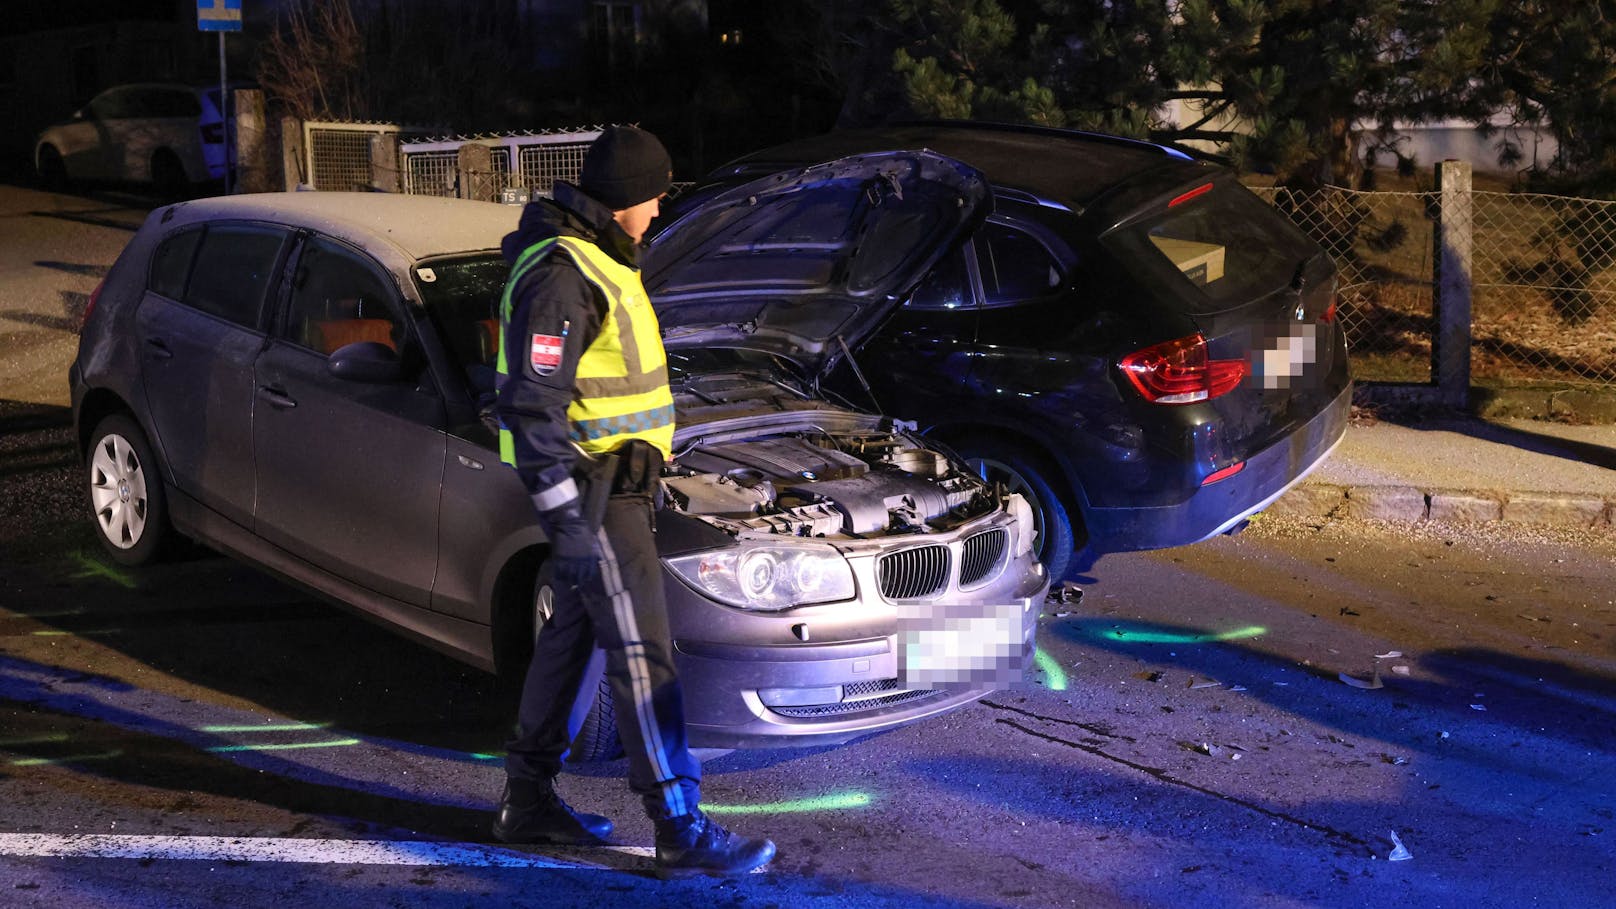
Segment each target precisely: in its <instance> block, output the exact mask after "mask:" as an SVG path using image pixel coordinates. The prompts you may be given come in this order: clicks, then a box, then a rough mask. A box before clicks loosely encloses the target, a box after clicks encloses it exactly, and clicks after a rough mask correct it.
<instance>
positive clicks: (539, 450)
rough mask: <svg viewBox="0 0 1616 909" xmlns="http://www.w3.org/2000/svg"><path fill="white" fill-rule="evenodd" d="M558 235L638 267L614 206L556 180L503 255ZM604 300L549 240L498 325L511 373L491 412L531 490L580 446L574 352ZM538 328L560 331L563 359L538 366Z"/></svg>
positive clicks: (511, 257) (590, 339)
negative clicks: (551, 194) (574, 413)
mask: <svg viewBox="0 0 1616 909" xmlns="http://www.w3.org/2000/svg"><path fill="white" fill-rule="evenodd" d="M556 236H568V237H578V238H580V239H583V240H587V241H589V242H591V243H593V244H595V245H596V246H598V247H600V249H601V250H603V251H604V252H606V253H607V254H608V255H610V256H611V257H612V258H614V259H617V260H618V261H620V262H622V263H623V264H624V265H627V266H629V267H630V268H638V267H639V248H638V246H636V245H635V243H634V241H633V240H631V239H630V238H629V236H628V234H625V233H623V229H622V228H621V227H618V226H617V222H616V221H615V220H613V218H612V212H611V210H610V209H608V208H606V207H605V206H604V205H601V204H600V203H599V202H596V201H595V200H594V199H591V198H590V197H588V196H586V195H584V194H583V193H582V192H580V191H579V190H578V188H577V187H575V186H571V185H569V184H566V183H557V184H556V185H555V199H554V201H551V200H548V199H540V200H539V201H536V202H531V203H529V204H528V205H527V206H526V207H525V208H523V209H522V220H521V222H520V223H519V225H518V227H517V229H516V230H515V231H514V232H512V233H510V234H507V235H506V236H505V241H504V243H503V245H502V251H503V252H504V255H505V261H507V262H509V263H511V264H512V265H513V266H514V265H515V264H516V261H517V259H518V258H520V257H521V255H522V253H523V252H524V251H526V250H527V249H528V248H529V247H531V246H532V245H533V244H535V243H538V242H540V241H542V240H547V239H549V238H551V237H556ZM606 307H607V301H606V298H605V296H604V295H603V294H601V292H600V291H599V290H598V289H597V288H596V287H595V286H594V285H593V284H590V283H589V282H588V281H587V280H585V279H584V276H583V274H582V273H580V272H579V271H578V268H577V266H576V265H574V264H573V261H572V258H571V257H570V256H569V255H567V254H566V253H565V252H561V251H556V250H555V249H554V248H552V251H551V252H550V253H549V254H547V255H546V256H545V257H544V260H543V261H542V262H540V263H539V264H538V265H537V266H535V267H534V268H532V269H531V270H529V271H528V272H527V274H526V275H524V276H523V277H522V279H521V280H520V282H518V283H517V285H516V287H515V288H514V289H513V290H512V292H511V317H510V320H509V321H508V322H507V323H506V324H505V325H503V326H501V330H502V331H503V332H504V333H505V352H506V360H507V363H508V367H507V368H508V369H509V370H510V374H509V375H508V376H505V377H502V378H501V379H500V382H499V400H498V402H497V403H496V404H495V412H496V413H497V414H498V415H499V418H500V421H501V422H502V423H503V424H504V425H505V428H507V429H509V430H510V432H511V435H512V437H513V440H514V442H515V447H516V471H517V473H518V474H519V475H521V477H522V482H523V483H525V484H526V485H527V489H528V492H529V493H539V492H542V491H543V490H546V489H549V488H551V487H553V486H555V485H556V484H558V483H561V482H562V481H564V480H566V479H567V478H568V477H569V476H571V475H572V469H573V463H574V461H575V459H576V458H577V455H578V452H577V449H576V448H574V447H573V445H572V442H571V441H570V439H569V436H570V433H571V425H570V424H569V422H568V421H567V406H568V405H569V404H571V403H572V400H573V397H574V394H575V390H574V388H573V379H574V377H575V373H576V371H577V368H578V360H579V358H580V357H581V356H582V355H583V352H584V351H585V350H586V349H588V347H589V345H590V344H592V343H594V340H595V336H596V335H598V334H599V333H600V326H601V323H602V322H603V321H604V319H605V318H606ZM536 335H537V336H545V337H547V338H554V337H560V338H562V339H563V341H562V354H561V362H560V363H559V364H557V365H556V366H555V367H554V368H553V369H548V370H547V371H544V372H542V373H541V371H540V370H539V369H537V368H535V367H534V365H533V361H532V359H531V358H530V351H531V350H532V346H533V338H534V336H536Z"/></svg>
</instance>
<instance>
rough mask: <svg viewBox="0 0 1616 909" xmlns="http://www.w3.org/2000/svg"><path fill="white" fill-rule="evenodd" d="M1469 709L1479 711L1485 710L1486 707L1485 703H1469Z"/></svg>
mask: <svg viewBox="0 0 1616 909" xmlns="http://www.w3.org/2000/svg"><path fill="white" fill-rule="evenodd" d="M1470 709H1471V710H1480V711H1483V712H1485V711H1486V709H1487V705H1486V704H1471V705H1470Z"/></svg>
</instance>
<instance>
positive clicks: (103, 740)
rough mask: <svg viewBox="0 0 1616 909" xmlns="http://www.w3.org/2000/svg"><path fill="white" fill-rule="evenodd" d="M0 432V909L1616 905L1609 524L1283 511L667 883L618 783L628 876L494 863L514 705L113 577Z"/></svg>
mask: <svg viewBox="0 0 1616 909" xmlns="http://www.w3.org/2000/svg"><path fill="white" fill-rule="evenodd" d="M0 428H3V429H4V433H3V435H0V439H3V440H4V441H3V442H0V502H17V501H27V502H30V503H31V505H30V506H29V507H28V508H26V509H25V510H24V511H22V512H21V513H12V514H8V515H6V516H5V520H4V521H3V522H0V548H3V551H4V560H3V563H0V565H3V567H0V804H3V805H5V806H6V807H5V809H4V812H3V813H0V853H7V855H4V856H0V905H5V906H51V907H67V906H97V907H99V906H105V905H118V906H153V907H157V906H162V907H170V906H218V905H266V904H269V903H271V902H275V903H286V904H294V905H333V904H337V903H338V902H339V901H341V902H343V903H347V904H352V905H434V906H435V905H443V906H464V905H485V904H486V905H496V904H497V905H517V906H526V905H532V906H540V905H544V906H568V905H579V906H584V905H601V904H613V903H622V904H643V905H672V906H685V905H689V906H696V905H703V906H705V905H713V904H715V903H716V904H721V905H757V906H767V905H779V906H795V905H859V906H865V905H894V906H895V905H965V906H1029V907H1031V906H1057V905H1069V906H1085V907H1107V906H1118V907H1122V906H1145V907H1172V909H1178V907H1183V906H1251V905H1264V906H1302V905H1308V906H1313V905H1330V906H1344V907H1345V906H1352V907H1361V906H1364V905H1371V904H1406V905H1421V906H1427V907H1443V906H1452V907H1467V909H1468V907H1479V906H1511V907H1516V906H1523V905H1527V906H1530V905H1542V906H1593V905H1609V886H1608V882H1609V880H1610V878H1611V873H1612V872H1613V871H1616V861H1613V859H1616V850H1613V849H1612V838H1613V837H1616V815H1613V812H1616V783H1613V782H1612V781H1613V780H1616V759H1613V754H1612V751H1611V749H1610V741H1611V729H1612V719H1613V717H1616V697H1613V694H1612V691H1613V689H1612V684H1611V682H1612V678H1613V677H1616V660H1613V658H1612V646H1611V642H1612V639H1613V638H1612V635H1613V632H1616V600H1613V592H1616V540H1613V539H1612V538H1611V537H1610V536H1609V535H1608V534H1607V535H1591V534H1575V535H1573V534H1566V533H1558V534H1556V533H1549V532H1546V531H1545V532H1544V533H1543V535H1540V536H1539V537H1538V538H1536V539H1534V540H1530V541H1526V540H1520V539H1512V538H1508V537H1505V536H1502V535H1494V536H1489V535H1487V534H1488V532H1487V531H1483V530H1476V529H1470V530H1461V529H1460V528H1454V527H1446V528H1445V527H1442V526H1441V525H1432V526H1429V527H1425V528H1421V529H1419V530H1417V531H1410V530H1409V529H1407V528H1391V527H1378V528H1377V527H1374V526H1371V525H1366V524H1344V523H1331V524H1322V525H1319V526H1317V527H1315V526H1310V525H1306V524H1297V523H1291V524H1287V523H1282V522H1267V521H1258V522H1257V524H1256V526H1255V527H1254V529H1253V530H1251V531H1248V532H1247V533H1246V534H1244V535H1242V536H1240V537H1237V538H1229V539H1220V540H1217V541H1214V542H1212V543H1209V544H1203V545H1200V546H1196V547H1190V548H1185V549H1179V550H1170V551H1166V552H1161V553H1155V554H1149V555H1137V556H1127V557H1109V558H1107V559H1104V560H1102V561H1101V562H1100V563H1099V564H1098V565H1097V566H1096V567H1095V574H1094V577H1093V578H1092V579H1090V581H1089V582H1088V583H1085V585H1084V590H1085V595H1084V597H1083V599H1082V601H1081V602H1080V603H1077V604H1069V605H1062V604H1056V603H1051V604H1049V606H1048V607H1047V609H1046V613H1045V616H1044V619H1043V623H1042V627H1041V629H1040V642H1041V651H1042V653H1043V654H1044V659H1042V660H1041V661H1040V668H1039V669H1038V670H1037V671H1036V672H1034V673H1033V676H1032V678H1033V683H1032V684H1031V685H1030V686H1029V687H1027V688H1025V689H1023V690H1012V691H1004V692H999V693H996V694H993V695H991V696H989V697H988V698H986V699H985V700H983V701H982V702H980V703H978V704H976V705H973V706H971V707H970V708H967V709H965V710H963V711H960V712H958V713H955V714H952V715H950V716H947V717H943V718H938V719H934V720H932V721H929V722H926V723H922V724H919V725H916V726H913V727H910V728H907V729H904V730H900V731H897V732H893V733H889V734H886V735H882V736H876V737H873V738H870V739H866V740H863V741H861V742H857V743H853V744H851V745H848V746H844V747H841V748H834V749H813V750H805V751H797V750H780V751H766V752H734V753H729V754H723V755H718V756H711V757H710V759H709V760H708V763H707V780H706V798H707V800H708V802H709V804H710V805H711V806H712V808H713V810H714V812H715V813H716V814H717V816H719V817H720V818H721V819H723V820H724V821H726V822H728V823H730V824H732V825H733V826H735V827H737V828H740V829H742V830H745V831H748V832H754V833H763V834H767V835H770V836H772V837H774V838H775V839H776V840H777V841H778V842H779V844H780V857H779V859H778V860H777V861H776V862H775V863H774V865H773V866H772V868H771V870H770V871H769V872H768V873H765V874H759V875H754V876H749V877H746V878H744V879H739V880H728V881H697V882H688V883H678V884H671V885H664V884H660V883H658V882H656V881H654V880H652V879H650V878H649V877H648V871H649V867H650V862H649V860H648V858H647V857H646V854H645V852H646V847H649V845H650V830H649V827H648V825H646V824H645V822H644V821H643V820H641V819H640V817H639V814H638V809H637V806H636V804H635V803H634V800H633V799H632V798H631V797H630V796H629V795H628V793H627V791H626V787H625V785H624V781H623V779H622V775H623V772H624V770H623V767H622V765H621V764H620V763H617V764H607V765H601V766H596V767H586V768H580V769H579V770H578V772H576V773H573V774H569V775H568V776H567V777H566V778H565V779H564V781H563V789H564V792H565V794H566V795H567V796H568V797H569V798H570V799H571V800H572V801H574V802H575V803H576V804H580V805H584V806H588V807H590V808H591V809H594V810H601V811H605V812H606V813H609V814H611V815H612V816H613V817H615V818H616V819H617V820H618V822H619V828H620V842H621V843H622V844H623V846H624V847H625V848H622V849H617V850H574V851H557V850H548V851H547V850H535V849H505V848H495V847H493V846H490V845H488V838H487V835H486V824H487V822H488V820H489V814H488V812H489V810H490V808H491V806H492V803H493V800H494V798H495V796H496V795H497V792H498V789H499V784H500V771H499V769H498V763H497V760H496V759H495V758H494V755H496V754H497V752H498V749H499V747H500V742H501V738H502V734H503V733H502V729H503V728H504V726H505V724H506V723H507V722H508V717H509V715H510V714H509V710H510V707H509V704H508V703H507V702H506V701H504V700H503V699H502V696H501V694H500V692H499V691H498V690H497V687H496V686H495V684H494V682H493V680H492V679H490V678H488V677H486V676H483V675H480V674H479V673H477V672H475V671H472V670H469V669H465V668H463V667H461V666H459V665H458V664H455V663H453V662H452V661H450V660H448V659H446V658H444V657H441V656H439V655H437V654H436V653H434V652H432V651H429V650H426V649H424V648H421V647H419V646H417V645H414V644H411V643H408V642H405V641H403V640H401V639H399V638H397V637H395V636H393V635H391V634H389V633H387V632H385V631H383V630H381V629H379V628H376V627H373V626H371V625H369V624H366V623H364V622H361V621H359V620H357V619H353V618H350V617H349V616H348V615H347V614H346V613H343V612H341V611H339V610H337V609H336V608H333V607H329V606H327V605H324V604H322V603H319V602H315V601H312V600H310V599H309V598H307V597H305V596H304V595H302V594H300V593H298V592H296V591H293V590H291V589H288V588H286V587H284V586H282V585H280V584H278V583H276V582H274V581H272V580H270V579H268V578H266V577H264V576H262V575H260V574H258V573H256V572H254V571H252V570H250V569H247V568H244V567H241V566H238V565H236V564H235V563H233V562H231V561H229V560H226V559H224V558H220V557H217V556H213V555H210V554H208V553H206V552H193V553H191V554H189V555H188V557H186V558H185V559H183V560H181V561H178V562H174V563H171V564H167V565H163V566H159V567H156V568H153V569H149V570H142V571H126V570H120V569H116V568H113V567H111V566H110V565H109V564H108V563H107V561H106V560H105V559H103V558H102V557H101V555H100V554H99V552H98V551H97V550H96V549H95V547H94V541H93V538H92V537H91V536H90V534H89V532H88V529H87V525H85V524H84V522H83V521H82V520H81V518H80V516H79V514H78V511H79V505H78V496H77V490H76V483H77V481H78V471H77V469H76V467H73V466H62V460H63V457H61V456H62V455H63V454H64V453H65V454H66V455H67V456H68V459H70V454H71V451H70V445H71V441H70V438H71V433H70V431H69V430H68V429H67V427H66V425H65V417H64V414H63V413H62V412H61V411H54V410H50V409H47V408H40V407H26V406H21V405H15V404H7V405H0ZM1393 651H1398V652H1400V655H1395V656H1381V657H1379V658H1378V659H1377V655H1382V654H1389V653H1391V652H1393ZM1343 673H1344V674H1346V675H1347V676H1348V677H1349V678H1352V679H1354V680H1355V681H1356V682H1358V685H1373V684H1375V680H1376V679H1377V678H1378V680H1379V682H1380V684H1381V686H1382V687H1380V688H1375V689H1369V688H1363V687H1358V685H1353V684H1348V683H1347V682H1344V681H1343V680H1342V679H1341V674H1343ZM1393 832H1395V833H1396V834H1397V835H1398V837H1399V839H1400V840H1401V842H1402V843H1403V844H1404V845H1405V847H1406V849H1407V851H1408V852H1409V853H1410V854H1411V855H1412V859H1411V860H1408V861H1389V860H1388V859H1389V857H1390V856H1391V854H1392V852H1393V849H1394V844H1393V842H1392V840H1391V834H1392V833H1393ZM82 835H95V836H98V837H126V838H128V839H84V838H83V837H82ZM72 837H79V838H78V839H73V838H72ZM287 840H290V841H289V842H288V841H287ZM356 841H357V842H356ZM636 847H637V848H636ZM63 849H78V850H84V851H87V852H89V853H91V855H86V856H81V857H45V856H42V855H40V853H50V852H53V851H54V852H60V851H61V850H63ZM114 854H117V855H124V856H127V857H121V858H120V857H107V856H109V855H114ZM187 855H188V856H190V857H188V858H187V857H184V856H187ZM397 862H404V863H405V864H396V863H397ZM390 863H391V864H390Z"/></svg>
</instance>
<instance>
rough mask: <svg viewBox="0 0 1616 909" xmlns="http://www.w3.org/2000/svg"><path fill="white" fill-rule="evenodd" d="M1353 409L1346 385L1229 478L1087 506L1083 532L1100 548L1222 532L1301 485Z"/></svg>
mask: <svg viewBox="0 0 1616 909" xmlns="http://www.w3.org/2000/svg"><path fill="white" fill-rule="evenodd" d="M1351 410H1352V386H1351V385H1348V386H1346V387H1345V388H1343V389H1342V390H1341V392H1340V393H1339V394H1338V395H1337V396H1336V397H1335V399H1334V400H1333V401H1331V402H1330V404H1329V405H1328V406H1326V407H1325V408H1324V409H1323V410H1321V411H1319V413H1318V414H1317V415H1316V416H1315V417H1314V418H1313V419H1312V420H1310V421H1309V422H1308V423H1307V424H1306V425H1304V426H1302V427H1301V428H1300V429H1298V430H1297V431H1296V432H1295V433H1293V434H1291V435H1290V436H1288V437H1286V438H1285V439H1283V440H1281V441H1280V442H1277V443H1275V444H1274V445H1271V446H1269V447H1268V448H1265V449H1263V450H1262V451H1261V452H1259V453H1258V454H1255V455H1253V456H1252V457H1250V458H1248V459H1247V460H1246V462H1245V463H1246V466H1245V469H1244V470H1242V471H1240V472H1239V473H1237V474H1235V475H1234V476H1232V477H1230V478H1228V479H1226V480H1221V481H1219V482H1217V483H1213V484H1212V485H1210V486H1203V487H1201V488H1199V489H1197V490H1196V491H1195V492H1194V493H1193V494H1192V495H1190V497H1189V498H1187V499H1185V500H1184V501H1182V502H1179V503H1176V504H1173V505H1162V506H1153V507H1147V508H1090V509H1089V510H1088V511H1086V512H1085V513H1084V515H1083V517H1084V520H1085V521H1086V523H1087V528H1088V536H1089V539H1090V540H1091V541H1094V543H1095V545H1096V548H1097V549H1098V550H1100V551H1105V552H1127V551H1131V550H1144V549H1165V548H1168V547H1171V546H1185V545H1188V544H1190V543H1197V542H1200V541H1201V540H1205V539H1207V538H1209V537H1213V536H1216V535H1218V534H1220V533H1223V532H1225V531H1227V530H1229V529H1231V528H1233V527H1235V526H1236V525H1238V524H1239V523H1240V522H1242V521H1244V520H1245V519H1246V518H1249V517H1251V516H1252V515H1253V514H1256V513H1257V512H1259V511H1261V510H1263V509H1264V508H1267V507H1268V506H1269V505H1270V504H1272V503H1273V501H1274V500H1275V499H1277V498H1279V497H1280V496H1281V495H1283V494H1284V493H1285V491H1286V490H1288V489H1290V488H1291V487H1292V486H1295V485H1296V484H1297V483H1300V482H1301V481H1302V479H1303V478H1304V477H1306V476H1307V475H1308V474H1309V473H1310V472H1312V470H1313V468H1315V467H1317V466H1318V465H1319V464H1320V463H1321V462H1323V460H1324V458H1325V457H1326V456H1327V455H1328V454H1329V453H1330V451H1331V450H1332V449H1334V448H1335V446H1336V445H1338V444H1339V443H1340V442H1341V437H1342V436H1343V435H1344V434H1345V433H1346V430H1347V418H1348V416H1349V415H1350V413H1351Z"/></svg>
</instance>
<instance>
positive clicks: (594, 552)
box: [539, 500, 600, 587]
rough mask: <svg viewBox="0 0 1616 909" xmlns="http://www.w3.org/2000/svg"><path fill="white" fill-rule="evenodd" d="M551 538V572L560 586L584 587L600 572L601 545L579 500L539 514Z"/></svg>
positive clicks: (545, 530)
mask: <svg viewBox="0 0 1616 909" xmlns="http://www.w3.org/2000/svg"><path fill="white" fill-rule="evenodd" d="M539 522H540V524H542V525H543V527H544V532H545V533H546V534H547V535H549V537H550V565H551V572H552V575H553V577H554V578H555V582H556V585H557V586H559V587H581V586H583V585H585V584H587V583H589V582H590V581H592V580H594V578H595V577H596V576H597V575H598V574H599V573H600V548H599V546H598V545H597V544H596V542H595V534H594V532H593V531H591V530H590V529H589V522H588V521H586V520H584V515H583V512H582V511H581V510H580V509H579V508H578V503H577V501H576V500H575V501H572V502H569V503H567V504H566V505H563V506H561V507H560V508H554V509H551V510H550V511H547V512H541V513H540V514H539Z"/></svg>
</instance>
